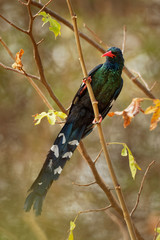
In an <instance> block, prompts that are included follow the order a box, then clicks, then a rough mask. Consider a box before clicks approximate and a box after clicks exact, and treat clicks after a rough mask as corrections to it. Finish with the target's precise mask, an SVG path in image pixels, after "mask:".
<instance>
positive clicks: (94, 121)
mask: <svg viewBox="0 0 160 240" xmlns="http://www.w3.org/2000/svg"><path fill="white" fill-rule="evenodd" d="M101 122H102V115H101V114H99V120H98V121H96V119H94V120H93V122H92V124H98V123H101Z"/></svg>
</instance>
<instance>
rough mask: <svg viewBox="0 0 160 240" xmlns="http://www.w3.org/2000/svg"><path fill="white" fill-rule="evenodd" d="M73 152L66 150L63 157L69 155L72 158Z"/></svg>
mask: <svg viewBox="0 0 160 240" xmlns="http://www.w3.org/2000/svg"><path fill="white" fill-rule="evenodd" d="M72 154H73V153H72V152H66V153H65V154H64V155H63V156H62V158H67V157H69V158H71V157H72Z"/></svg>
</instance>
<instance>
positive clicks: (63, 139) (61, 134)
mask: <svg viewBox="0 0 160 240" xmlns="http://www.w3.org/2000/svg"><path fill="white" fill-rule="evenodd" d="M61 136H62V144H64V143H65V142H66V137H65V135H64V133H60V134H59V135H58V137H61Z"/></svg>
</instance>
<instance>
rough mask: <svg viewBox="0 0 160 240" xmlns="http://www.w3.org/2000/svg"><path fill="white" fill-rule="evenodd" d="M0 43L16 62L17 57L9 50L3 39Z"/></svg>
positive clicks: (0, 39)
mask: <svg viewBox="0 0 160 240" xmlns="http://www.w3.org/2000/svg"><path fill="white" fill-rule="evenodd" d="M0 42H1V44H2V45H3V47H4V48H5V49H6V51H7V52H8V54H9V55H10V57H11V58H12V59H13V60H14V61H15V57H14V55H13V54H12V52H11V51H10V49H9V48H8V46H7V44H6V43H5V42H4V41H3V40H2V38H1V37H0Z"/></svg>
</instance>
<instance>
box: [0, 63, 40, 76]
mask: <svg viewBox="0 0 160 240" xmlns="http://www.w3.org/2000/svg"><path fill="white" fill-rule="evenodd" d="M0 66H1V67H3V68H4V69H6V70H9V71H13V72H16V73H19V74H21V75H26V76H28V77H30V78H32V79H35V80H40V78H39V77H37V76H35V75H32V74H29V73H26V74H24V72H21V71H19V70H17V69H14V68H11V67H9V66H6V65H4V64H3V63H1V62H0Z"/></svg>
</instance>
